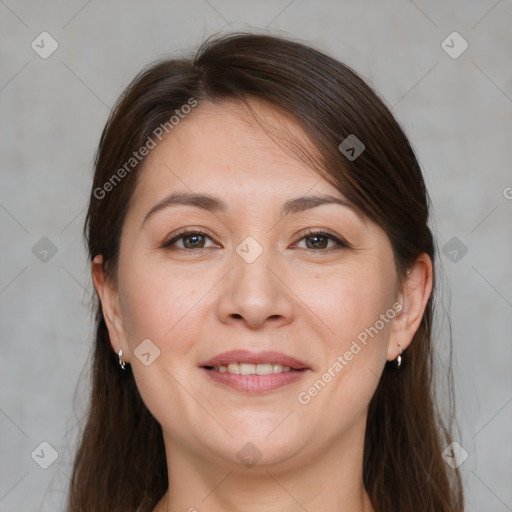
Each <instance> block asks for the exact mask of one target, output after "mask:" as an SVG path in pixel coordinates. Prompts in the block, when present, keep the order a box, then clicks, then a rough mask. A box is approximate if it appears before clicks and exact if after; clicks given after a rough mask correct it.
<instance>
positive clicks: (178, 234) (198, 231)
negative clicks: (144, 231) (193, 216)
mask: <svg viewBox="0 0 512 512" xmlns="http://www.w3.org/2000/svg"><path fill="white" fill-rule="evenodd" d="M185 235H201V236H205V237H207V238H209V239H210V240H212V241H213V242H214V243H215V244H216V245H219V244H218V243H217V242H215V240H214V238H213V237H212V236H211V235H209V234H208V233H207V232H206V231H205V230H204V228H193V227H187V228H181V229H178V231H175V232H174V233H172V235H171V236H170V237H169V238H167V239H166V240H165V241H164V242H162V244H160V248H161V249H169V248H170V247H171V244H173V243H174V242H176V241H177V240H179V239H180V238H182V237H183V236H185ZM201 249H203V248H201V247H198V248H197V249H181V248H180V247H178V248H177V250H186V251H187V252H192V251H194V250H201Z"/></svg>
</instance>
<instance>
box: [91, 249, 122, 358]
mask: <svg viewBox="0 0 512 512" xmlns="http://www.w3.org/2000/svg"><path fill="white" fill-rule="evenodd" d="M91 273H92V280H93V282H94V288H95V289H96V292H97V294H98V297H99V298H100V302H101V308H102V310H103V317H104V318H105V323H106V324H107V328H108V334H109V338H110V344H111V345H112V349H113V350H114V352H115V353H116V354H117V353H118V352H119V349H122V350H123V359H124V361H125V362H127V363H129V362H130V350H129V346H128V343H127V339H126V329H125V327H124V323H123V317H122V314H121V309H120V306H119V294H118V292H117V289H116V288H115V286H114V284H113V283H112V282H111V280H109V279H108V278H107V276H106V275H105V268H104V265H103V256H102V255H101V254H99V255H97V256H96V257H95V258H94V260H93V262H92V268H91Z"/></svg>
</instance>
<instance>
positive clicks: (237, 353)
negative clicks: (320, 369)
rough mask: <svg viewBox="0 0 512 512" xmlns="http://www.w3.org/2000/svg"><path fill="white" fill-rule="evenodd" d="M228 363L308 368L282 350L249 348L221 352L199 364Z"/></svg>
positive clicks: (214, 364) (216, 364)
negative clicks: (261, 350) (250, 349)
mask: <svg viewBox="0 0 512 512" xmlns="http://www.w3.org/2000/svg"><path fill="white" fill-rule="evenodd" d="M230 363H249V364H264V363H271V364H281V365H283V366H289V367H290V368H293V369H294V370H302V369H307V368H309V367H308V365H307V364H305V363H303V362H302V361H299V360H298V359H296V358H295V357H291V356H288V355H286V354H283V353H282V352H273V351H270V352H268V351H267V352H250V351H249V350H230V351H229V352H222V354H218V355H216V356H215V357H212V358H211V359H208V360H207V361H204V362H203V363H200V364H199V366H220V365H223V366H227V365H228V364H230Z"/></svg>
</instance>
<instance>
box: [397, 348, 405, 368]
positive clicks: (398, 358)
mask: <svg viewBox="0 0 512 512" xmlns="http://www.w3.org/2000/svg"><path fill="white" fill-rule="evenodd" d="M398 346H399V347H400V345H398ZM402 354H403V350H402V347H400V354H398V357H397V358H396V367H397V368H400V367H401V366H402Z"/></svg>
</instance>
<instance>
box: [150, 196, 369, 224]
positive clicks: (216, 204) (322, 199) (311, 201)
mask: <svg viewBox="0 0 512 512" xmlns="http://www.w3.org/2000/svg"><path fill="white" fill-rule="evenodd" d="M324 204H339V205H341V206H344V207H346V208H350V209H351V210H352V211H353V212H354V213H356V214H357V216H358V217H360V218H361V219H363V216H362V214H361V212H359V210H358V209H356V207H355V206H354V205H353V204H352V203H350V202H349V201H347V200H345V199H342V198H341V197H336V196H332V195H329V194H319V195H308V196H301V197H295V198H293V199H289V200H288V201H286V202H285V203H284V204H283V206H282V207H281V215H282V216H283V217H284V216H286V215H290V214H294V213H300V212H303V211H305V210H309V209H311V208H315V207H317V206H321V205H324ZM180 205H185V206H195V207H197V208H201V209H203V210H207V211H210V212H214V213H215V212H226V211H227V210H228V205H227V204H226V203H225V202H224V201H223V200H222V199H220V198H217V197H214V196H211V195H209V194H197V193H190V192H174V193H172V194H170V195H169V196H167V197H165V198H164V199H162V200H161V201H159V202H158V203H157V204H155V206H153V207H152V208H151V209H150V210H149V212H148V213H147V214H146V216H145V217H144V220H143V221H142V224H144V223H145V222H146V221H147V220H148V219H149V218H150V217H152V216H153V215H154V214H155V213H157V212H159V211H161V210H164V209H167V208H170V207H173V206H180ZM363 220H364V219H363Z"/></svg>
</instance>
